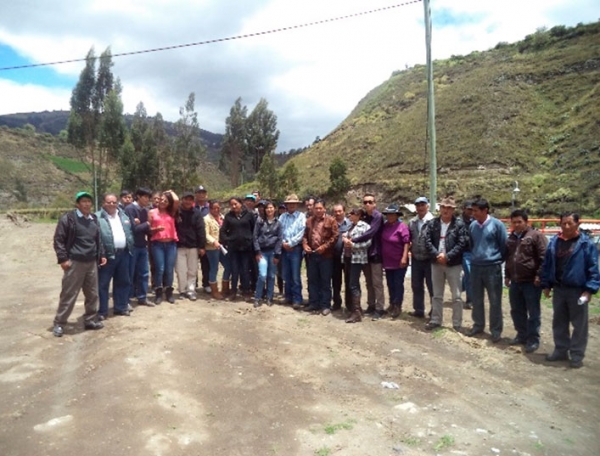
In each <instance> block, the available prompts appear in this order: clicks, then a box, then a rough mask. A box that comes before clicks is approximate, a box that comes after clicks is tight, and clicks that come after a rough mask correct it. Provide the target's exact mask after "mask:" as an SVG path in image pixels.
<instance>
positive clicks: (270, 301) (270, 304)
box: [267, 299, 273, 307]
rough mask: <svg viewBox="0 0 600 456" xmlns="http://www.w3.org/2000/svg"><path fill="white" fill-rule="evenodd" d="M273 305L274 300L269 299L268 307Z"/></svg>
mask: <svg viewBox="0 0 600 456" xmlns="http://www.w3.org/2000/svg"><path fill="white" fill-rule="evenodd" d="M272 305H273V300H272V299H267V306H269V307H271V306H272Z"/></svg>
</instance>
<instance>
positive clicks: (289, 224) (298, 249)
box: [279, 194, 306, 309]
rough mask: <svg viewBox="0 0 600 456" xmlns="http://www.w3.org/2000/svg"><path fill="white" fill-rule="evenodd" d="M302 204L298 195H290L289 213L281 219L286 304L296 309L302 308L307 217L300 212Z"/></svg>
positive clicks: (287, 199) (288, 197)
mask: <svg viewBox="0 0 600 456" xmlns="http://www.w3.org/2000/svg"><path fill="white" fill-rule="evenodd" d="M301 202H302V201H300V200H299V199H298V195H295V194H291V195H288V196H287V198H286V199H285V201H284V203H285V206H286V209H287V212H286V213H284V214H281V216H280V217H279V222H280V223H281V228H282V232H283V244H282V247H283V250H282V251H281V262H282V263H283V265H282V273H283V281H284V295H285V303H286V304H291V305H293V306H294V308H295V309H300V308H301V307H302V280H301V278H300V264H301V262H302V238H303V237H304V229H305V228H306V216H305V215H304V213H302V212H300V211H299V210H298V205H299V204H300V203H301Z"/></svg>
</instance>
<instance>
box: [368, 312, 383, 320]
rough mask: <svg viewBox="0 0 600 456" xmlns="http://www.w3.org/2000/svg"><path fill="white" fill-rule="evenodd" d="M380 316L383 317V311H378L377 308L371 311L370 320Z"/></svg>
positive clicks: (377, 318) (378, 318) (379, 318)
mask: <svg viewBox="0 0 600 456" xmlns="http://www.w3.org/2000/svg"><path fill="white" fill-rule="evenodd" d="M382 318H383V312H379V311H378V310H376V311H375V312H373V315H371V321H377V320H381V319H382Z"/></svg>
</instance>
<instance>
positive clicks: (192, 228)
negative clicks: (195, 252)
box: [175, 208, 206, 249]
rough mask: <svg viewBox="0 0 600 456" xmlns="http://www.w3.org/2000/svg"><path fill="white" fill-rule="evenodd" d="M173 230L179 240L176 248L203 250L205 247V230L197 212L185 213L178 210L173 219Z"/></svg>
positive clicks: (202, 220) (193, 210) (201, 218)
mask: <svg viewBox="0 0 600 456" xmlns="http://www.w3.org/2000/svg"><path fill="white" fill-rule="evenodd" d="M175 229H176V230H177V237H178V238H179V240H178V241H177V247H182V248H186V249H203V248H204V247H205V246H206V228H205V227H204V218H203V217H202V214H201V213H200V211H199V210H195V209H191V210H189V211H186V210H183V209H181V208H179V211H178V213H177V217H176V218H175Z"/></svg>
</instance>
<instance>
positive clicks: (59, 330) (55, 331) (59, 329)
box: [52, 325, 65, 337]
mask: <svg viewBox="0 0 600 456" xmlns="http://www.w3.org/2000/svg"><path fill="white" fill-rule="evenodd" d="M64 333H65V332H64V330H63V327H62V326H61V325H54V328H53V329H52V334H54V337H62V336H63V334H64Z"/></svg>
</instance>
